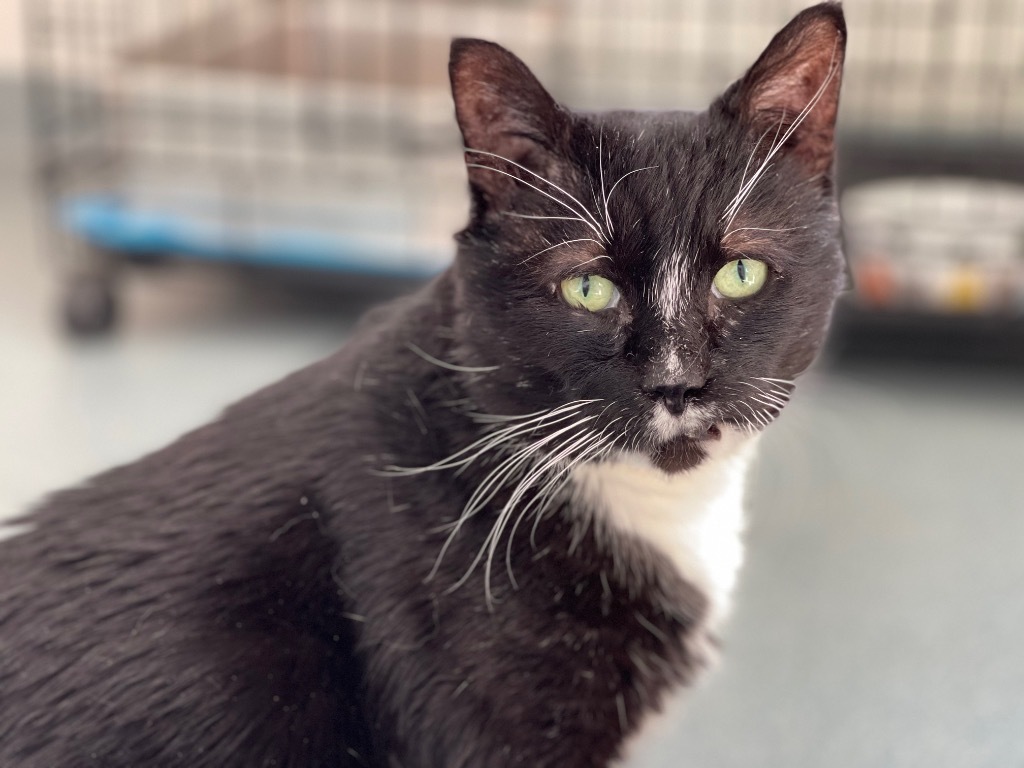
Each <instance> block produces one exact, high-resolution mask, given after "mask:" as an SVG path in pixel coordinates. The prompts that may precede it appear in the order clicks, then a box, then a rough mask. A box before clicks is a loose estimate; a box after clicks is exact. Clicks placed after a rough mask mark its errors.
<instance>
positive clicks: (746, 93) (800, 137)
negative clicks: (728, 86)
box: [735, 3, 846, 174]
mask: <svg viewBox="0 0 1024 768" xmlns="http://www.w3.org/2000/svg"><path fill="white" fill-rule="evenodd" d="M845 51H846V22H845V20H844V17H843V10H842V8H841V6H840V5H839V4H838V3H822V4H820V5H816V6H813V7H811V8H808V9H806V10H804V11H802V12H801V13H799V14H798V15H797V16H796V17H795V18H794V19H793V20H792V21H791V22H790V23H789V24H787V25H786V26H785V28H783V29H782V31H781V32H779V33H778V34H777V35H775V37H774V38H773V39H772V41H771V42H770V43H769V44H768V47H767V48H766V49H765V51H764V53H762V54H761V56H760V58H759V59H758V60H757V62H756V63H755V64H754V66H752V67H751V68H750V70H749V71H748V72H747V73H746V75H744V76H743V78H742V79H741V80H740V81H739V83H737V84H736V86H735V87H736V89H737V90H736V97H737V98H738V100H739V103H738V106H739V111H740V114H741V117H742V118H743V119H744V121H745V122H747V123H748V124H749V125H752V126H753V127H754V128H755V130H758V131H759V132H766V131H769V130H771V129H772V128H773V127H775V128H776V129H777V131H778V136H779V137H781V136H785V135H787V133H788V135H789V137H790V138H789V139H788V140H787V146H788V147H789V148H790V150H789V151H790V152H791V153H792V154H793V155H795V156H796V157H797V158H798V159H799V160H800V161H801V162H802V163H803V164H804V166H805V167H806V169H807V170H808V172H809V173H811V174H822V173H828V171H829V170H830V169H831V167H832V162H833V156H834V153H835V123H836V115H837V113H838V110H839V89H840V85H841V83H842V70H843V58H844V55H845Z"/></svg>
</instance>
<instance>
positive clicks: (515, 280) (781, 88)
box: [450, 3, 846, 472]
mask: <svg viewBox="0 0 1024 768" xmlns="http://www.w3.org/2000/svg"><path fill="white" fill-rule="evenodd" d="M845 40H846V32H845V24H844V20H843V14H842V11H841V9H840V8H839V6H838V5H834V4H831V3H826V4H822V5H818V6H815V7H813V8H810V9H808V10H805V11H804V12H802V13H801V14H799V15H798V16H797V17H796V18H794V19H793V21H791V22H790V23H789V24H788V25H787V26H786V27H785V28H784V29H783V30H782V31H781V32H779V33H778V34H777V35H776V36H775V38H774V39H773V40H772V41H771V43H770V44H769V45H768V47H767V49H766V50H765V51H764V52H763V53H762V54H761V56H760V57H759V58H758V59H757V61H756V62H755V63H754V65H753V66H752V67H751V68H750V69H749V70H748V71H747V73H746V74H745V75H744V76H743V77H742V78H740V79H739V80H738V81H737V82H735V83H734V84H733V85H732V86H731V87H729V88H728V89H727V90H726V91H725V92H724V94H722V95H721V96H720V97H719V98H717V99H716V100H715V101H714V102H713V103H712V104H711V106H710V107H709V108H708V109H707V110H706V111H704V112H700V113H691V112H628V111H617V112H615V111H613V112H605V113H582V112H573V111H570V110H569V109H567V108H565V107H564V106H562V105H560V104H559V103H557V102H556V101H555V100H554V99H553V98H552V97H551V96H550V95H549V94H548V93H547V91H546V90H545V89H544V87H543V86H542V85H541V84H540V83H539V82H538V80H537V79H536V78H535V77H534V75H533V74H532V73H531V72H530V70H529V69H528V68H527V67H526V65H525V64H523V62H522V61H520V60H519V59H518V58H516V57H515V56H514V55H512V54H511V53H509V52H508V51H507V50H505V49H504V48H502V47H500V46H498V45H496V44H494V43H489V42H485V41H481V40H468V39H462V40H456V41H455V42H454V43H453V45H452V54H451V63H450V74H451V82H452V91H453V94H454V100H455V107H456V115H457V119H458V123H459V127H460V129H461V131H462V136H463V139H464V143H465V158H466V166H467V169H468V175H469V187H470V194H471V214H470V220H469V224H468V225H467V226H466V228H465V229H464V230H463V231H462V232H460V233H459V234H458V235H457V238H456V239H457V242H458V244H459V248H458V253H457V257H456V262H455V266H454V270H453V274H454V280H455V285H456V291H457V301H456V306H457V307H458V310H459V314H458V321H457V327H456V336H457V342H458V345H459V350H460V357H462V358H463V359H465V360H466V361H467V362H468V363H471V364H473V365H480V366H496V369H495V370H493V371H490V372H488V373H487V374H486V375H479V376H473V377H471V381H470V382H469V384H468V386H469V387H470V392H471V395H472V397H473V399H474V401H475V403H476V405H477V407H478V408H480V409H481V410H485V411H487V412H489V413H493V414H503V413H510V414H521V413H526V412H533V411H544V410H548V411H551V412H564V413H570V412H571V413H573V414H575V416H576V417H578V418H580V419H586V421H587V422H588V425H589V426H588V430H589V431H590V432H592V433H593V434H595V435H596V434H600V435H601V436H602V439H603V440H605V443H602V445H607V446H612V445H614V446H615V447H618V448H621V449H630V450H638V451H641V452H644V453H646V454H648V455H649V456H650V458H651V459H652V460H653V461H654V463H655V464H657V465H658V466H661V467H662V468H663V469H665V470H666V471H670V472H672V471H680V470H683V469H687V468H689V467H692V466H694V465H695V464H697V463H699V462H700V461H701V460H702V459H703V457H704V456H705V455H706V451H705V448H707V447H708V445H709V441H714V440H717V439H719V438H720V437H721V435H722V431H723V430H724V429H729V430H740V431H749V432H756V431H759V430H760V429H761V428H762V427H764V426H766V425H767V424H768V423H770V422H771V421H772V420H773V419H774V418H775V417H776V416H777V415H778V413H779V412H780V410H781V409H782V407H783V406H784V405H785V403H786V402H787V401H788V399H789V393H790V390H791V387H792V381H793V379H794V378H795V377H796V376H798V375H799V374H800V373H801V372H803V371H804V370H805V369H806V368H807V367H808V365H809V364H810V363H811V362H812V360H813V359H814V357H815V355H816V353H817V351H818V349H819V348H820V347H821V344H822V342H823V340H824V337H825V333H826V328H827V325H828V321H829V316H830V313H831V309H832V305H833V302H834V301H835V299H836V297H837V295H838V293H839V292H840V290H841V288H842V286H843V283H844V270H843V259H842V254H841V249H840V237H839V217H838V209H837V204H836V192H835V181H834V136H835V120H836V111H837V108H838V103H839V89H840V81H841V77H842V64H843V55H844V49H845ZM681 76H684V75H681ZM559 408H565V409H567V410H564V411H558V410H557V409H559Z"/></svg>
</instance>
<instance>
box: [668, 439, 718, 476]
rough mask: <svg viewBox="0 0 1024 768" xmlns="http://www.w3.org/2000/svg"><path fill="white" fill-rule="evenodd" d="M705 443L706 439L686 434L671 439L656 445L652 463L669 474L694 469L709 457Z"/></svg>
mask: <svg viewBox="0 0 1024 768" xmlns="http://www.w3.org/2000/svg"><path fill="white" fill-rule="evenodd" d="M719 434H720V433H719ZM704 443H705V441H704V440H699V439H694V438H691V437H686V436H685V435H683V436H681V437H677V438H675V439H674V440H669V441H668V442H666V443H662V444H660V445H658V446H657V447H655V449H654V450H653V451H652V453H651V463H652V464H654V466H656V467H657V468H658V469H660V470H661V471H662V472H665V473H666V474H669V475H674V474H676V473H678V472H685V471H686V470H688V469H693V468H694V467H696V466H698V465H699V464H701V463H702V462H703V461H704V460H705V459H707V458H708V452H707V450H705V446H704Z"/></svg>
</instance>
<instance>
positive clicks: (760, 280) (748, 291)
mask: <svg viewBox="0 0 1024 768" xmlns="http://www.w3.org/2000/svg"><path fill="white" fill-rule="evenodd" d="M767 278H768V265H767V264H765V263H764V262H763V261H757V259H736V260H735V261H730V262H729V263H728V264H726V265H725V266H724V267H722V268H721V269H720V270H718V274H717V275H715V290H716V291H717V292H718V294H719V295H720V296H723V297H724V298H726V299H745V298H746V297H747V296H753V295H754V294H755V293H757V292H758V291H760V290H761V289H762V288H764V282H765V280H766V279H767Z"/></svg>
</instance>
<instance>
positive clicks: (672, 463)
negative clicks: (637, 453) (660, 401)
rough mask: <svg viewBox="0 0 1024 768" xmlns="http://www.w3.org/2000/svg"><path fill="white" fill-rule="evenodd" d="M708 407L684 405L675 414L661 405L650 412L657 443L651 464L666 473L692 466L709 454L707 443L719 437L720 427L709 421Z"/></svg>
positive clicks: (691, 467)
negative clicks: (681, 412) (684, 407)
mask: <svg viewBox="0 0 1024 768" xmlns="http://www.w3.org/2000/svg"><path fill="white" fill-rule="evenodd" d="M710 416H711V411H710V409H708V408H706V407H703V406H700V405H690V406H687V408H686V411H685V412H684V413H683V414H682V415H681V416H675V415H673V414H671V413H670V412H669V410H668V409H667V408H666V407H665V406H664V405H659V406H657V407H656V408H655V409H654V411H653V413H652V415H651V428H652V430H653V431H654V433H655V435H656V436H657V439H658V443H657V444H656V445H655V447H654V449H653V450H652V451H651V463H652V464H654V466H656V467H658V469H660V470H662V471H663V472H666V473H667V474H675V473H677V472H684V471H686V470H688V469H693V468H694V467H696V466H698V465H699V464H700V463H701V462H703V461H704V460H705V459H706V458H707V457H708V444H709V443H712V442H717V441H720V440H721V439H722V427H720V426H719V425H718V424H716V423H715V422H713V421H711V420H710Z"/></svg>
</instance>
